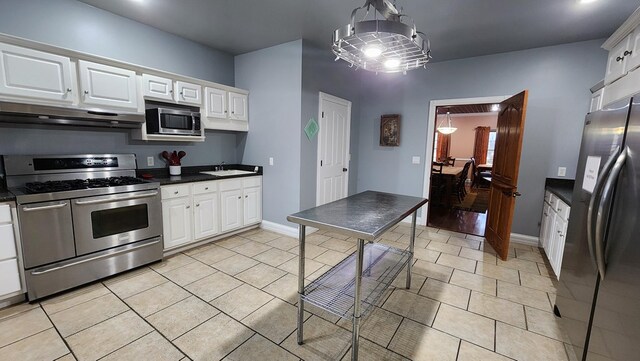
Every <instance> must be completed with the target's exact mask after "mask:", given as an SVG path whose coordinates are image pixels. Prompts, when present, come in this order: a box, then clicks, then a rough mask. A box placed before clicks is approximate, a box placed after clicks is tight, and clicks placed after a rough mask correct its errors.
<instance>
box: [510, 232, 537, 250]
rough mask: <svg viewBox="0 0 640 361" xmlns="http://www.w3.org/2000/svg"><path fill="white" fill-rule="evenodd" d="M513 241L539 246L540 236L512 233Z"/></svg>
mask: <svg viewBox="0 0 640 361" xmlns="http://www.w3.org/2000/svg"><path fill="white" fill-rule="evenodd" d="M511 242H513V243H520V244H526V245H529V246H534V247H539V246H540V238H538V237H534V236H527V235H526V234H520V233H511Z"/></svg>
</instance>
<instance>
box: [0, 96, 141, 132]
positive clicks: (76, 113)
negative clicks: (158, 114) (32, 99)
mask: <svg viewBox="0 0 640 361" xmlns="http://www.w3.org/2000/svg"><path fill="white" fill-rule="evenodd" d="M0 122H5V123H20V124H24V123H36V124H59V125H80V126H90V127H111V128H134V129H140V127H142V124H144V122H145V116H144V115H143V114H138V113H113V112H104V111H100V110H97V109H93V110H87V109H74V108H62V107H54V106H48V105H36V104H23V103H13V102H5V101H2V102H0Z"/></svg>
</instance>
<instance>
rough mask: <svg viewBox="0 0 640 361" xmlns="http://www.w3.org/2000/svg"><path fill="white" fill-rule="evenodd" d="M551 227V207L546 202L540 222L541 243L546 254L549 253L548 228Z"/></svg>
mask: <svg viewBox="0 0 640 361" xmlns="http://www.w3.org/2000/svg"><path fill="white" fill-rule="evenodd" d="M550 226H551V225H550V224H549V205H548V204H547V203H546V202H545V203H544V205H543V206H542V219H541V220H540V243H541V244H542V248H543V249H544V252H545V253H547V254H548V253H549V252H548V249H547V247H548V244H549V238H547V237H548V228H549V227H550Z"/></svg>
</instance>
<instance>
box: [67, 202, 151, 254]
mask: <svg viewBox="0 0 640 361" xmlns="http://www.w3.org/2000/svg"><path fill="white" fill-rule="evenodd" d="M161 208H162V206H161V204H160V194H159V193H158V191H157V190H151V191H143V192H131V193H122V194H114V195H106V196H97V197H89V198H79V199H74V200H73V201H72V204H71V212H72V214H73V229H74V231H75V244H76V253H77V255H78V256H80V255H84V254H88V253H92V252H95V251H100V250H104V249H107V248H111V247H115V246H120V245H123V244H128V243H132V242H137V241H141V240H144V239H147V238H151V237H155V236H157V235H158V234H160V233H162V223H161V221H162V214H161Z"/></svg>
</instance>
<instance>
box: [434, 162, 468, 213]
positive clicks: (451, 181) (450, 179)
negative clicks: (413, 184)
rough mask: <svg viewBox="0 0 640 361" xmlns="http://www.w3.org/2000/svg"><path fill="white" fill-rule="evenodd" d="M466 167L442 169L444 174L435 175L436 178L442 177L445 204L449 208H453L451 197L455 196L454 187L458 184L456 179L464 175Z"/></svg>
mask: <svg viewBox="0 0 640 361" xmlns="http://www.w3.org/2000/svg"><path fill="white" fill-rule="evenodd" d="M463 168H464V167H447V166H445V167H442V173H433V175H434V176H438V177H442V181H443V182H444V184H445V192H446V196H445V204H446V206H447V207H451V195H452V194H453V187H454V186H455V184H456V179H458V177H460V175H461V174H462V170H463Z"/></svg>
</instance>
